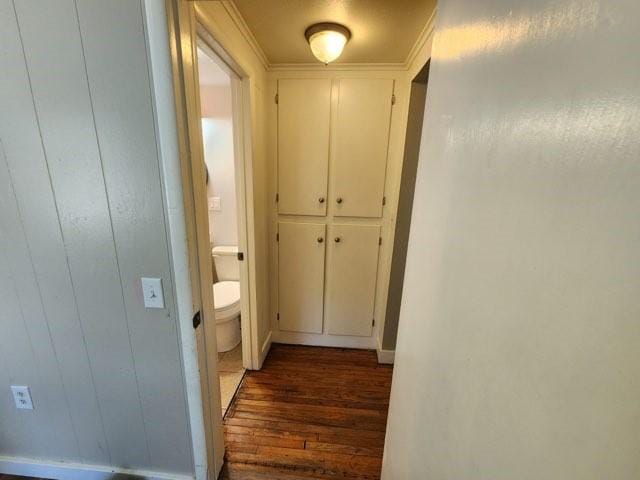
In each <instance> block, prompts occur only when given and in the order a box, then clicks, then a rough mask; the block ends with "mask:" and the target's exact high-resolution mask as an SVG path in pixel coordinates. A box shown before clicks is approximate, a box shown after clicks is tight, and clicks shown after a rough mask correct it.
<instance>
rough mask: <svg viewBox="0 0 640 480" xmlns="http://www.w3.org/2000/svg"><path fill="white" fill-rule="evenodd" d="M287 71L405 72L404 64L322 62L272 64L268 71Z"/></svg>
mask: <svg viewBox="0 0 640 480" xmlns="http://www.w3.org/2000/svg"><path fill="white" fill-rule="evenodd" d="M286 70H289V71H290V70H297V71H313V72H317V71H325V72H326V71H334V72H335V71H344V70H349V71H354V70H405V64H404V63H330V64H329V65H324V64H323V63H320V62H314V63H271V64H269V68H268V71H270V72H281V71H286Z"/></svg>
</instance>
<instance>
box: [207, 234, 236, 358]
mask: <svg viewBox="0 0 640 480" xmlns="http://www.w3.org/2000/svg"><path fill="white" fill-rule="evenodd" d="M211 255H212V256H213V262H214V264H215V267H216V274H217V276H218V281H217V282H216V283H215V284H214V285H213V301H214V303H215V319H216V339H217V344H218V352H228V351H229V350H233V349H234V348H235V347H236V346H237V345H238V344H239V343H240V341H241V340H242V337H241V334H240V281H239V279H240V266H239V264H238V247H236V246H217V247H213V248H212V249H211Z"/></svg>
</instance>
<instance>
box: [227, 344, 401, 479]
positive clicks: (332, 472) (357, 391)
mask: <svg viewBox="0 0 640 480" xmlns="http://www.w3.org/2000/svg"><path fill="white" fill-rule="evenodd" d="M391 374H392V368H391V367H390V366H383V365H378V362H377V358H376V353H375V351H371V350H351V349H340V348H322V347H303V346H292V345H276V344H274V345H273V346H272V348H271V352H270V353H269V355H268V357H267V359H266V361H265V363H264V367H263V369H262V370H260V371H258V372H253V371H248V372H247V374H246V375H245V377H244V378H243V380H242V383H241V384H240V388H239V389H238V392H237V393H236V396H235V398H234V399H233V401H232V403H231V405H230V407H229V410H228V411H227V415H226V417H225V420H224V428H225V441H226V447H227V451H226V455H225V465H224V467H223V470H222V473H221V475H220V479H221V480H264V479H282V480H303V479H304V480H309V479H359V480H365V479H366V480H369V479H378V478H380V468H381V462H382V449H383V445H384V433H385V427H386V421H387V410H388V407H389V394H390V389H391Z"/></svg>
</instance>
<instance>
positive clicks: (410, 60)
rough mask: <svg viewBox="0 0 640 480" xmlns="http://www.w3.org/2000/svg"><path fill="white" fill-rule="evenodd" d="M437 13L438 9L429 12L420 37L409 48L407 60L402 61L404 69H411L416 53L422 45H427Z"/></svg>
mask: <svg viewBox="0 0 640 480" xmlns="http://www.w3.org/2000/svg"><path fill="white" fill-rule="evenodd" d="M437 11H438V7H436V8H434V9H433V12H431V16H430V17H429V20H427V23H426V24H425V26H424V28H423V29H422V31H421V32H420V35H418V38H417V39H416V42H415V43H414V44H413V46H412V47H411V50H409V54H408V55H407V59H406V60H405V61H404V67H405V69H407V70H409V68H411V65H412V64H413V62H414V60H415V59H416V57H417V56H418V53H419V52H420V50H421V49H422V47H423V46H424V44H425V43H427V40H429V38H430V37H431V35H432V34H433V29H434V28H435V20H436V12H437Z"/></svg>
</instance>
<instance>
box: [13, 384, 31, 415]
mask: <svg viewBox="0 0 640 480" xmlns="http://www.w3.org/2000/svg"><path fill="white" fill-rule="evenodd" d="M11 393H13V400H14V402H16V408H17V409H18V410H33V401H32V400H31V392H30V391H29V387H27V386H26V385H11Z"/></svg>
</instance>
